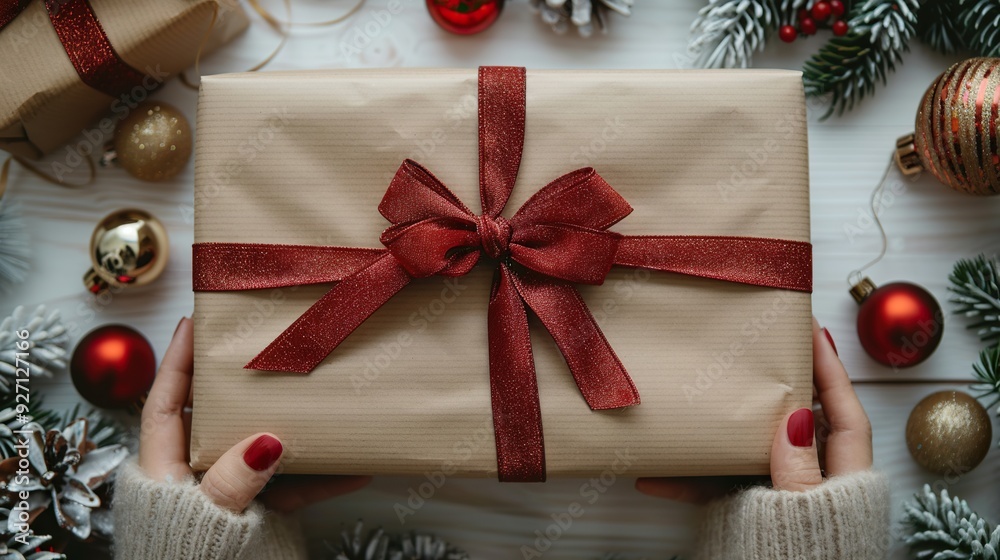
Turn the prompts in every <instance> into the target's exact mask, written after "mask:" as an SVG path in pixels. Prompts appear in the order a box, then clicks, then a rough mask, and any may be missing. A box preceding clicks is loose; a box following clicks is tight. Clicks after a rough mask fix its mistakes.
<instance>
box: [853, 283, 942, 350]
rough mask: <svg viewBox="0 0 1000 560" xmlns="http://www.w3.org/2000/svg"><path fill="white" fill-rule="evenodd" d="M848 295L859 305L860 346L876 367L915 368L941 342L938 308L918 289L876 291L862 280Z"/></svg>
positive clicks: (891, 287) (896, 287) (908, 286)
mask: <svg viewBox="0 0 1000 560" xmlns="http://www.w3.org/2000/svg"><path fill="white" fill-rule="evenodd" d="M851 294H852V295H853V296H854V297H855V299H856V300H858V301H859V302H860V304H861V309H860V310H859V311H858V337H859V338H860V339H861V346H862V347H864V349H865V352H867V353H868V355H869V356H871V357H872V358H874V359H875V360H876V361H878V362H879V363H882V364H884V365H887V366H891V367H894V368H904V367H910V366H915V365H917V364H919V363H920V362H922V361H924V360H926V359H927V358H929V357H930V355H931V354H933V353H934V350H935V349H936V348H937V347H938V344H939V343H940V342H941V335H942V334H943V333H944V315H943V314H942V312H941V305H940V304H938V302H937V300H936V299H934V296H932V295H931V294H930V292H928V291H927V290H925V289H923V288H921V287H920V286H918V285H916V284H911V283H909V282H893V283H892V284H886V285H884V286H880V287H876V286H875V284H874V283H872V281H871V280H869V279H868V278H865V279H863V280H861V282H859V283H858V284H856V285H855V286H854V287H853V288H852V289H851Z"/></svg>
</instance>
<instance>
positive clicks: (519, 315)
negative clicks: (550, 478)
mask: <svg viewBox="0 0 1000 560" xmlns="http://www.w3.org/2000/svg"><path fill="white" fill-rule="evenodd" d="M512 276H513V275H512V274H511V272H510V271H509V270H508V269H507V267H506V266H500V267H499V270H498V271H497V277H496V280H495V282H494V286H493V294H492V295H491V296H490V305H489V311H488V313H487V315H488V318H487V320H488V324H489V339H490V398H491V400H492V403H493V433H494V437H495V439H496V445H497V473H498V477H499V479H500V481H501V482H544V481H545V447H544V445H543V440H542V412H541V405H540V403H539V400H538V382H537V381H536V379H535V361H534V356H533V355H532V353H531V336H530V334H529V332H528V315H527V313H526V312H525V310H524V303H523V302H522V301H521V297H520V296H519V295H518V293H517V289H516V288H515V287H514V284H513V279H512Z"/></svg>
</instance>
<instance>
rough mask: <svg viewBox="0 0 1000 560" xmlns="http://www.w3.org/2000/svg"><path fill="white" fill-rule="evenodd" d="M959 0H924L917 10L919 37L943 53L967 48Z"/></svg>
mask: <svg viewBox="0 0 1000 560" xmlns="http://www.w3.org/2000/svg"><path fill="white" fill-rule="evenodd" d="M959 3H960V2H959V0H924V2H923V3H922V4H921V5H920V11H918V12H917V37H918V38H919V39H920V40H921V41H923V42H925V43H927V44H928V45H930V46H931V48H933V49H934V50H936V51H938V52H939V53H942V54H952V53H954V52H956V51H960V50H963V49H964V48H965V41H964V39H963V37H962V25H961V24H960V23H959V20H960V14H961V12H960V7H959Z"/></svg>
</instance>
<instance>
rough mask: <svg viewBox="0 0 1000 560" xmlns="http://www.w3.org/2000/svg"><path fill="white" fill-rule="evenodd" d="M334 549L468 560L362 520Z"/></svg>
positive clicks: (359, 559)
mask: <svg viewBox="0 0 1000 560" xmlns="http://www.w3.org/2000/svg"><path fill="white" fill-rule="evenodd" d="M332 548H333V554H334V555H333V557H332V560H469V555H468V554H466V553H465V552H464V551H462V550H459V549H458V548H456V547H454V546H452V545H450V544H448V543H447V542H446V541H444V540H442V539H439V538H437V537H435V536H433V535H427V534H421V533H410V534H407V535H403V536H401V537H395V538H394V537H390V536H389V535H386V534H385V531H383V530H382V528H381V527H379V528H378V529H373V530H371V531H369V532H368V534H367V536H366V535H365V528H364V522H363V521H361V520H360V519H359V520H358V522H357V523H355V524H354V527H353V529H348V528H344V529H343V530H342V531H341V532H340V542H339V543H338V544H337V545H336V546H334V547H332ZM0 560H3V559H2V558H0Z"/></svg>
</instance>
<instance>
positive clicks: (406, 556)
mask: <svg viewBox="0 0 1000 560" xmlns="http://www.w3.org/2000/svg"><path fill="white" fill-rule="evenodd" d="M396 552H397V551H394V554H395V553H396ZM398 553H399V556H392V560H469V555H468V554H466V553H465V551H463V550H459V549H458V548H455V547H454V546H452V545H450V544H448V543H447V542H446V541H444V540H442V539H439V538H437V537H435V536H434V535H427V534H420V533H410V534H409V535H404V536H403V537H401V538H400V540H399V543H398Z"/></svg>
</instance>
